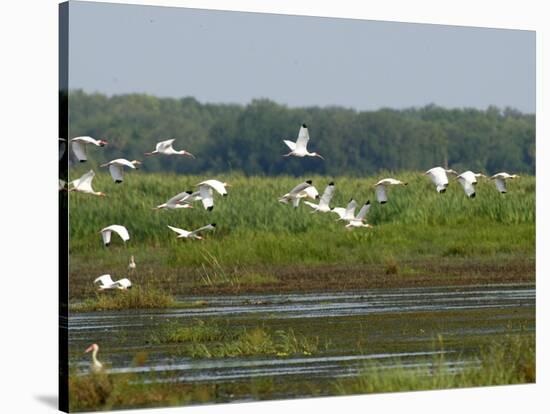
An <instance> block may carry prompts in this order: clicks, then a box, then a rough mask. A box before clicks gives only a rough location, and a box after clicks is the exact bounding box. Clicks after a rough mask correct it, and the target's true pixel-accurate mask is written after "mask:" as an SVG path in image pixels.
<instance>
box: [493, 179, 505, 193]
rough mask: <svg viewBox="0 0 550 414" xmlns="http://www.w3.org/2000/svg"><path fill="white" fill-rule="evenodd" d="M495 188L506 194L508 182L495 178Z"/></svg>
mask: <svg viewBox="0 0 550 414" xmlns="http://www.w3.org/2000/svg"><path fill="white" fill-rule="evenodd" d="M495 186H496V187H497V190H498V191H500V192H501V193H505V192H506V181H504V180H503V179H502V178H495Z"/></svg>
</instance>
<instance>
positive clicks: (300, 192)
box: [279, 180, 319, 207]
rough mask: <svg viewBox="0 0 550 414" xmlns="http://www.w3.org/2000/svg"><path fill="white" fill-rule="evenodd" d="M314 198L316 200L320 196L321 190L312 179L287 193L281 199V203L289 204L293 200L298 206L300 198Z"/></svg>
mask: <svg viewBox="0 0 550 414" xmlns="http://www.w3.org/2000/svg"><path fill="white" fill-rule="evenodd" d="M306 197H309V198H312V199H314V200H316V199H318V198H319V192H318V191H317V189H316V188H315V187H314V186H313V185H312V181H311V180H307V181H304V182H303V183H300V184H298V185H297V186H296V187H294V188H293V189H292V190H290V192H288V193H286V194H285V195H284V196H282V197H281V198H280V199H279V202H280V203H284V204H288V202H289V201H291V202H292V205H293V206H294V207H298V205H299V204H300V199H302V198H306Z"/></svg>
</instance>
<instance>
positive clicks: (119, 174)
mask: <svg viewBox="0 0 550 414" xmlns="http://www.w3.org/2000/svg"><path fill="white" fill-rule="evenodd" d="M139 165H141V161H137V160H133V161H128V160H127V159H124V158H117V159H116V160H112V161H109V162H107V163H105V164H101V165H100V167H109V172H110V173H111V177H112V178H113V181H114V182H115V183H117V184H120V183H121V182H122V181H124V167H128V168H131V169H133V170H135V169H137V168H138V166H139Z"/></svg>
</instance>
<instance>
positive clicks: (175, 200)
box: [153, 191, 193, 210]
mask: <svg viewBox="0 0 550 414" xmlns="http://www.w3.org/2000/svg"><path fill="white" fill-rule="evenodd" d="M192 197H193V192H192V191H184V192H183V193H179V194H176V195H175V196H174V197H172V198H171V199H170V200H168V201H167V202H166V203H163V204H159V205H158V206H156V207H154V208H153V210H160V209H163V208H167V209H176V208H193V206H192V205H191V204H189V203H190V202H191V201H192V200H191V198H192Z"/></svg>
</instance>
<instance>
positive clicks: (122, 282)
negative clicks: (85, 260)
mask: <svg viewBox="0 0 550 414" xmlns="http://www.w3.org/2000/svg"><path fill="white" fill-rule="evenodd" d="M98 282H99V283H100V285H99V290H110V289H117V290H126V289H130V288H131V287H132V282H130V280H129V279H126V278H124V279H119V280H117V281H116V282H113V279H111V275H101V276H99V277H98V278H97V279H96V280H94V284H95V283H98Z"/></svg>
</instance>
